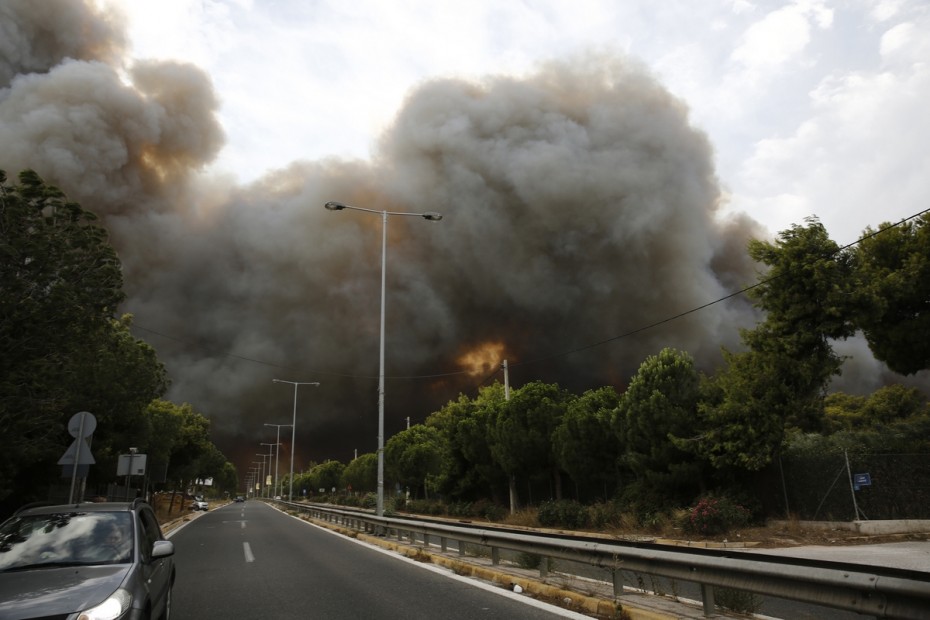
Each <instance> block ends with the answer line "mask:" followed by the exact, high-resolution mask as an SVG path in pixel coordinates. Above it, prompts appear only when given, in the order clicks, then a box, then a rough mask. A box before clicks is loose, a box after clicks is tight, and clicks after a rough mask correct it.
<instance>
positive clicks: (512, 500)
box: [507, 475, 520, 515]
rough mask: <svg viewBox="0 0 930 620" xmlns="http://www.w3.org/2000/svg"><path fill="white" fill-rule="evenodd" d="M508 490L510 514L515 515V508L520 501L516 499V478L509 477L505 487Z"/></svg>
mask: <svg viewBox="0 0 930 620" xmlns="http://www.w3.org/2000/svg"><path fill="white" fill-rule="evenodd" d="M507 486H508V487H509V488H510V514H512V515H513V514H517V506H518V505H519V503H520V501H519V499H518V498H517V478H516V476H513V475H511V476H510V481H509V483H508V485H507Z"/></svg>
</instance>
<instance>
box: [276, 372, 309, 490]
mask: <svg viewBox="0 0 930 620" xmlns="http://www.w3.org/2000/svg"><path fill="white" fill-rule="evenodd" d="M272 381H273V382H274V383H290V384H291V385H293V386H294V417H293V419H292V420H291V477H290V479H289V480H288V486H289V489H288V492H287V499H288V500H289V501H292V502H293V501H294V439H295V436H296V435H297V386H299V385H317V386H318V385H320V383H319V381H284V380H283V379H272Z"/></svg>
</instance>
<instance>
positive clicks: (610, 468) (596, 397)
mask: <svg viewBox="0 0 930 620" xmlns="http://www.w3.org/2000/svg"><path fill="white" fill-rule="evenodd" d="M619 402H620V397H619V396H618V394H617V391H616V390H615V389H614V388H612V387H610V386H608V387H603V388H600V389H597V390H588V391H587V392H585V393H584V394H582V395H581V396H579V397H578V398H577V399H575V400H573V401H572V402H571V403H569V405H568V407H567V409H566V411H565V415H564V416H563V417H562V421H561V423H560V424H559V426H558V427H557V428H556V429H555V432H554V433H553V435H552V444H553V449H554V450H555V454H556V458H557V459H558V462H559V466H560V467H561V468H562V469H563V470H565V472H566V473H568V475H569V476H570V477H571V479H572V480H573V481H574V482H575V485H576V487H577V488H581V489H593V490H594V491H595V492H599V493H602V497H603V498H605V499H606V498H607V497H608V496H609V493H608V491H607V489H608V487H609V486H612V485H614V484H616V481H617V478H618V471H617V459H618V458H619V456H620V451H621V448H622V446H623V443H622V442H621V441H619V440H618V439H617V437H616V436H615V435H614V433H613V432H612V430H611V423H612V422H611V420H612V417H613V412H614V410H615V409H616V408H617V405H618V404H619Z"/></svg>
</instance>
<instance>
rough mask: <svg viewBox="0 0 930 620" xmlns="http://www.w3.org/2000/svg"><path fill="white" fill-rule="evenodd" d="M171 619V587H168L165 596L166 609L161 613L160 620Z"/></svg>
mask: <svg viewBox="0 0 930 620" xmlns="http://www.w3.org/2000/svg"><path fill="white" fill-rule="evenodd" d="M170 619H171V586H170V585H169V586H168V593H167V594H165V608H164V609H163V610H162V612H161V617H160V618H159V620H170Z"/></svg>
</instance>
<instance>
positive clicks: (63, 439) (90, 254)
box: [0, 170, 123, 500]
mask: <svg viewBox="0 0 930 620" xmlns="http://www.w3.org/2000/svg"><path fill="white" fill-rule="evenodd" d="M122 300H123V293H122V275H121V272H120V264H119V260H118V258H117V256H116V253H115V252H114V250H113V248H112V247H111V246H110V245H109V244H108V242H107V233H106V231H105V230H104V229H103V228H102V227H101V226H99V224H98V222H97V218H96V217H95V216H94V215H93V214H92V213H90V212H89V211H85V210H84V209H82V208H81V206H80V205H78V204H77V203H75V202H71V201H69V200H67V198H66V197H65V195H64V194H63V193H62V192H61V191H60V190H59V189H57V188H55V187H53V186H50V185H46V184H45V183H44V182H43V181H42V179H41V178H40V177H39V176H38V175H37V174H36V173H35V172H33V171H30V170H26V171H23V172H22V173H20V175H19V184H18V185H10V184H8V183H7V177H6V174H5V173H4V172H3V171H0V349H2V350H3V351H4V355H2V356H0V425H2V427H3V428H4V430H5V431H6V433H7V434H8V436H10V437H16V439H17V440H16V441H15V442H10V443H9V445H8V446H7V449H6V450H4V451H3V453H2V455H0V500H2V499H3V498H5V497H7V496H9V495H10V494H11V493H12V492H13V490H14V485H15V484H16V483H15V480H16V478H17V476H18V475H19V474H20V473H21V468H22V467H23V466H24V465H27V464H29V465H30V466H32V467H33V469H34V464H35V463H36V462H37V461H39V462H41V461H47V460H49V459H52V462H54V459H57V458H58V456H60V453H61V452H63V450H64V448H65V447H66V446H67V442H68V438H67V436H66V434H65V433H64V432H63V427H64V424H65V423H66V422H67V419H68V417H70V415H71V414H73V413H75V412H76V411H79V410H86V408H85V407H81V408H80V409H74V411H71V410H70V409H73V408H74V405H73V399H72V398H71V393H70V391H69V390H70V389H71V388H73V387H74V384H75V382H74V381H71V380H69V378H70V377H81V376H83V375H84V372H83V370H84V369H83V368H82V364H84V363H85V362H86V357H85V356H84V355H83V353H84V352H85V350H86V348H87V343H89V342H98V341H100V333H101V331H106V329H107V327H108V325H109V320H110V317H111V316H113V314H114V313H115V312H116V309H117V307H118V305H119V303H120V302H121V301H122ZM28 489H29V487H26V488H23V489H22V490H23V491H24V492H23V493H22V494H21V497H20V498H19V499H27V498H29V492H30V491H29V490H28Z"/></svg>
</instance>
